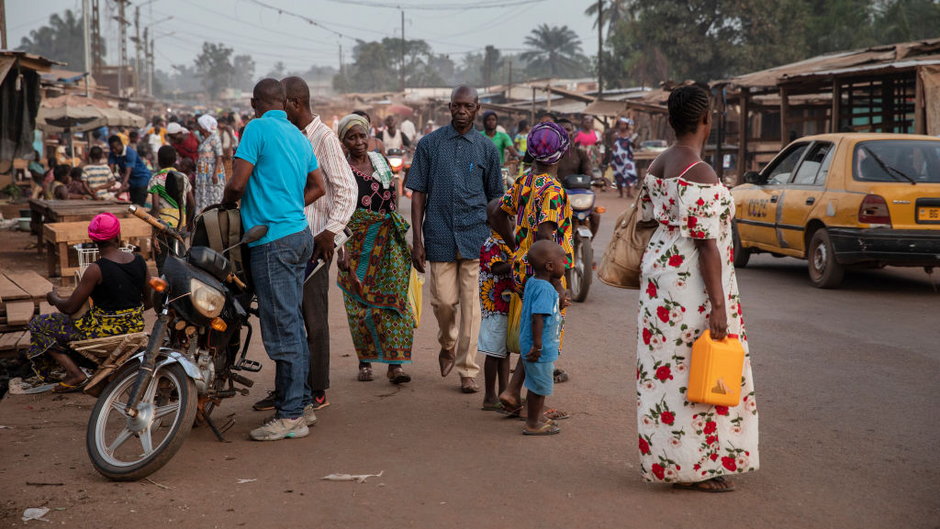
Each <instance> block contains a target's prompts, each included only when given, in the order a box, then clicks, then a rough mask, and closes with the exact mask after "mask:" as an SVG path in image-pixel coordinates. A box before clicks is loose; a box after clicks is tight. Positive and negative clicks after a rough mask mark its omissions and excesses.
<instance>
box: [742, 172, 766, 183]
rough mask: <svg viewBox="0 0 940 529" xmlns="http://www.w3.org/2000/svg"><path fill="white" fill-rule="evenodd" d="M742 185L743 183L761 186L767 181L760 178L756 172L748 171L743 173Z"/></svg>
mask: <svg viewBox="0 0 940 529" xmlns="http://www.w3.org/2000/svg"><path fill="white" fill-rule="evenodd" d="M744 183H745V184H755V185H763V184H765V183H767V181H766V180H765V179H764V178H763V177H762V176H761V174H760V173H758V172H757V171H748V172H746V173H744Z"/></svg>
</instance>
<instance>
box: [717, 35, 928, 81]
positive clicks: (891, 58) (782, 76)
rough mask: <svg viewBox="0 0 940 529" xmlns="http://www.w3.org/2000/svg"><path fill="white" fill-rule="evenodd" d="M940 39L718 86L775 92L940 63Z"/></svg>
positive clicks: (827, 58)
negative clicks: (816, 80)
mask: <svg viewBox="0 0 940 529" xmlns="http://www.w3.org/2000/svg"><path fill="white" fill-rule="evenodd" d="M938 52H940V38H937V39H927V40H920V41H914V42H902V43H898V44H888V45H884V46H874V47H871V48H864V49H858V50H850V51H844V52H837V53H830V54H826V55H819V56H817V57H811V58H809V59H805V60H802V61H798V62H794V63H790V64H785V65H782V66H776V67H774V68H769V69H767V70H761V71H759V72H752V73H749V74H745V75H740V76H737V77H732V78H731V79H726V80H723V81H717V82H716V83H714V84H731V85H734V86H738V87H746V88H771V87H775V86H777V84H778V83H779V82H781V81H784V80H794V79H797V78H809V77H811V76H834V75H844V74H848V73H853V72H856V71H859V72H861V71H872V70H877V69H879V68H895V69H904V68H912V67H915V66H917V65H919V64H924V63H926V64H934V62H933V61H936V60H940V55H938Z"/></svg>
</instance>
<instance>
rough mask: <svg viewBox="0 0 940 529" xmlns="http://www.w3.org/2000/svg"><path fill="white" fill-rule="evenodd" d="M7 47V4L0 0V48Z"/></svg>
mask: <svg viewBox="0 0 940 529" xmlns="http://www.w3.org/2000/svg"><path fill="white" fill-rule="evenodd" d="M5 49H7V5H6V2H5V1H4V0H0V50H5Z"/></svg>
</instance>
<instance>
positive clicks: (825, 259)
mask: <svg viewBox="0 0 940 529" xmlns="http://www.w3.org/2000/svg"><path fill="white" fill-rule="evenodd" d="M807 257H808V259H809V279H810V281H811V282H812V283H813V286H815V287H817V288H837V287H838V286H839V285H840V284H842V278H843V277H845V267H843V266H842V265H840V264H839V263H838V262H836V254H835V251H834V250H833V248H832V241H831V240H830V239H829V233H828V232H827V231H826V230H825V228H820V229H818V230H816V232H815V233H813V238H812V239H810V243H809V254H808V255H807Z"/></svg>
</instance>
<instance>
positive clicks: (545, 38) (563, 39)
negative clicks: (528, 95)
mask: <svg viewBox="0 0 940 529" xmlns="http://www.w3.org/2000/svg"><path fill="white" fill-rule="evenodd" d="M525 46H526V47H527V48H528V50H527V51H524V52H522V53H521V54H520V55H519V57H520V58H521V59H522V60H524V61H526V62H527V63H528V69H529V71H530V72H531V73H532V74H534V75H543V76H544V75H549V76H551V77H559V76H578V75H584V74H585V73H586V71H587V68H586V64H588V60H587V58H586V57H585V56H584V55H582V54H581V39H579V38H578V35H577V34H576V33H575V32H574V31H572V30H571V29H570V28H568V26H549V25H548V24H540V25H539V26H538V27H537V28H535V29H533V30H532V33H531V34H530V35H529V36H527V37H526V38H525Z"/></svg>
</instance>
